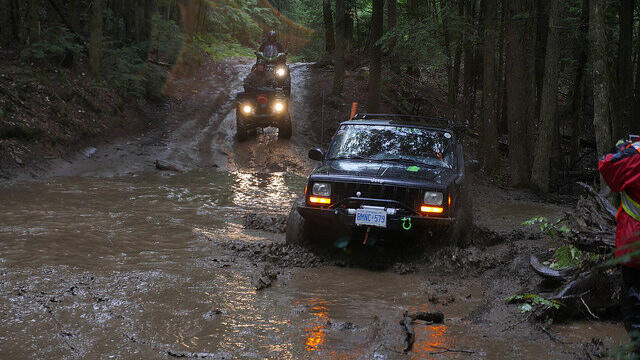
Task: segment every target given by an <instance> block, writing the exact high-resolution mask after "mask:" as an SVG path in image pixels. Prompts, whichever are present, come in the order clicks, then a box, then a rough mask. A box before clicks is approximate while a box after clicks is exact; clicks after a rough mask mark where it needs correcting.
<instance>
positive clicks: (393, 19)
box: [387, 0, 400, 73]
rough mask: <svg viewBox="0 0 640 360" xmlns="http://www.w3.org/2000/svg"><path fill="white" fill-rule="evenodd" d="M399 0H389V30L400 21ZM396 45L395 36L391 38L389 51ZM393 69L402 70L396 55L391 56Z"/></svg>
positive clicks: (394, 70)
mask: <svg viewBox="0 0 640 360" xmlns="http://www.w3.org/2000/svg"><path fill="white" fill-rule="evenodd" d="M397 3H398V0H387V31H390V30H391V29H393V28H394V27H395V26H396V24H397V22H398V14H397V5H398V4H397ZM395 47H396V40H395V38H391V39H389V51H390V52H391V53H393V50H394V49H395ZM390 67H391V70H392V71H393V72H395V73H397V72H400V64H399V63H398V61H395V56H393V55H392V56H391V64H390Z"/></svg>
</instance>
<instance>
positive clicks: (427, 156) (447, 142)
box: [327, 124, 456, 169]
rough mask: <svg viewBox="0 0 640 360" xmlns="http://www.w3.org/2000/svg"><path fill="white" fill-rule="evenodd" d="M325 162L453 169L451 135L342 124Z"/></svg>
mask: <svg viewBox="0 0 640 360" xmlns="http://www.w3.org/2000/svg"><path fill="white" fill-rule="evenodd" d="M327 155H328V156H327V158H328V159H368V160H377V161H396V162H407V163H410V162H413V163H419V164H426V165H432V166H438V167H444V168H448V169H453V168H454V167H455V166H456V161H455V156H454V153H453V146H452V141H451V134H450V133H447V132H445V131H438V130H430V129H424V128H417V127H407V126H393V125H365V124H362V125H359V124H358V125H355V124H354V125H342V126H341V127H340V129H338V131H337V133H336V136H335V137H334V139H333V143H332V145H331V148H330V149H329V152H328V154H327Z"/></svg>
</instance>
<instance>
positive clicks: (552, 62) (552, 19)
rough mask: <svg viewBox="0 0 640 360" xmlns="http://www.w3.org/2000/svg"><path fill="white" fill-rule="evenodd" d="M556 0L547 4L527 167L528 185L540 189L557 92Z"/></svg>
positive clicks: (546, 186) (547, 161) (546, 165)
mask: <svg viewBox="0 0 640 360" xmlns="http://www.w3.org/2000/svg"><path fill="white" fill-rule="evenodd" d="M559 2H560V0H551V1H550V7H549V29H548V32H547V49H546V56H545V61H544V78H543V84H542V96H541V98H542V99H541V105H540V130H539V131H538V137H537V142H536V148H535V157H534V161H533V168H532V171H531V182H532V185H533V186H534V187H535V188H536V189H538V190H540V191H543V192H548V191H549V173H550V166H551V162H550V159H551V148H552V145H553V137H554V135H555V131H553V130H554V129H555V128H556V125H555V121H556V108H557V96H558V60H559V58H560V49H559V46H558V33H559V30H558V28H559V24H560V21H559V17H560V16H559V14H560V3H559Z"/></svg>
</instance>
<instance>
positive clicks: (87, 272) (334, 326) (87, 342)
mask: <svg viewBox="0 0 640 360" xmlns="http://www.w3.org/2000/svg"><path fill="white" fill-rule="evenodd" d="M304 180H305V179H304V178H303V177H301V176H298V175H292V174H288V173H270V174H250V173H228V172H224V171H207V172H203V171H194V172H190V173H187V174H182V175H175V176H163V175H160V174H156V173H141V174H139V175H136V176H133V177H129V178H58V179H50V180H47V181H40V182H27V183H19V184H12V185H5V186H3V187H2V188H1V190H0V254H1V255H0V271H2V274H3V279H2V282H1V284H0V312H1V313H2V314H3V318H4V323H3V325H2V331H0V348H1V349H2V356H0V357H2V358H10V359H13V358H15V359H19V358H29V357H35V358H109V357H110V356H114V358H163V357H171V355H170V354H173V355H176V356H180V355H185V356H210V357H211V358H224V357H225V356H227V357H228V358H242V359H259V358H274V359H275V358H278V359H299V358H332V359H350V358H361V359H370V358H380V359H393V358H405V355H402V354H401V352H402V349H403V343H402V333H401V332H400V327H399V325H398V320H399V319H400V316H401V314H402V312H403V311H404V310H422V311H424V310H433V309H439V310H442V311H444V312H445V314H447V321H446V322H445V324H444V325H439V326H423V325H417V326H416V336H417V341H416V344H415V346H414V349H413V351H412V352H411V353H410V354H409V356H408V358H414V359H429V358H439V357H438V356H446V358H469V356H471V358H477V357H480V358H502V357H512V356H516V355H517V356H519V357H523V358H538V357H539V356H540V355H541V354H551V355H552V357H554V356H555V357H556V358H563V356H562V354H563V352H562V351H563V349H562V346H559V345H553V346H551V348H550V347H549V344H547V343H536V342H535V341H525V340H523V339H514V338H510V337H507V338H504V337H502V336H495V334H489V333H485V332H483V331H482V328H477V327H472V326H470V321H469V319H468V318H467V316H468V315H469V313H470V312H471V311H472V310H473V309H475V308H476V307H478V306H480V305H481V302H482V288H481V285H480V283H479V281H477V280H474V279H460V280H458V279H451V278H446V277H443V278H441V277H439V276H438V275H437V274H432V275H430V276H426V277H425V276H420V275H404V276H400V275H397V274H394V273H392V272H372V271H368V270H360V269H350V268H339V267H330V266H324V267H320V268H307V269H298V270H293V269H281V275H280V277H279V279H278V281H277V282H276V284H275V286H273V287H272V288H269V289H266V290H263V291H261V292H257V291H256V290H255V287H254V286H253V283H252V279H253V278H254V277H255V274H256V273H257V271H258V269H257V266H258V265H259V264H258V263H256V262H255V261H253V260H252V259H251V258H243V257H239V256H236V255H234V253H233V251H231V250H232V249H231V250H230V248H229V246H226V245H225V244H227V243H233V242H234V241H242V242H263V243H270V242H281V241H283V239H282V236H281V235H273V234H269V233H263V232H257V231H250V230H245V229H244V228H243V226H242V223H241V218H242V215H244V214H247V213H253V212H260V213H283V212H286V210H287V209H288V206H289V204H290V203H291V201H292V200H293V199H294V198H295V196H296V194H297V193H298V192H299V191H301V189H302V188H303V186H304ZM434 293H435V294H438V295H439V296H442V298H443V299H444V300H442V301H440V304H439V305H434V303H433V301H434V300H433V298H432V297H433V294H434ZM430 297H431V300H429V298H430ZM585 326H586V325H580V324H578V325H575V326H574V328H573V329H569V332H570V333H574V334H575V333H580V332H581V331H582V332H583V334H582V335H575V339H574V340H575V341H579V340H580V339H582V338H584V337H587V338H588V336H589V335H591V334H593V333H594V332H589V331H585ZM588 326H589V327H591V328H593V327H594V325H593V324H588ZM595 328H596V330H594V331H595V333H597V334H601V335H608V336H611V334H606V332H607V331H611V328H613V329H616V327H615V326H611V328H608V327H607V325H606V324H605V325H603V324H595ZM618 335H620V334H618ZM446 349H456V350H468V351H473V353H451V352H449V353H446V352H445V351H446ZM443 352H445V353H443ZM439 353H443V354H439Z"/></svg>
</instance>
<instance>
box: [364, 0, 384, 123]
mask: <svg viewBox="0 0 640 360" xmlns="http://www.w3.org/2000/svg"><path fill="white" fill-rule="evenodd" d="M372 10H373V12H372V13H371V49H370V59H371V64H370V68H369V96H368V97H367V111H368V112H370V113H377V112H378V111H379V110H380V77H381V73H382V49H381V48H380V45H379V44H378V40H380V38H381V37H382V29H383V25H384V0H373V2H372Z"/></svg>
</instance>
